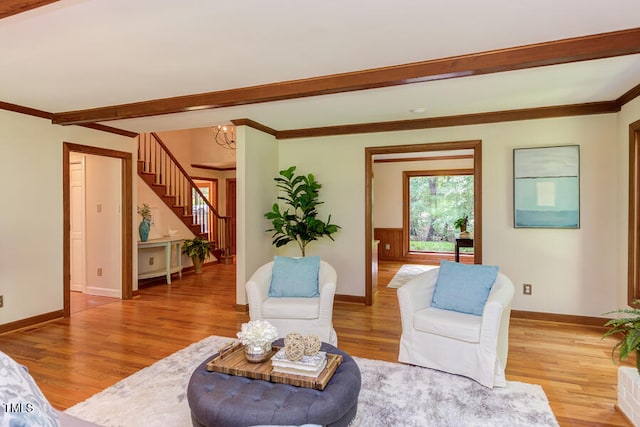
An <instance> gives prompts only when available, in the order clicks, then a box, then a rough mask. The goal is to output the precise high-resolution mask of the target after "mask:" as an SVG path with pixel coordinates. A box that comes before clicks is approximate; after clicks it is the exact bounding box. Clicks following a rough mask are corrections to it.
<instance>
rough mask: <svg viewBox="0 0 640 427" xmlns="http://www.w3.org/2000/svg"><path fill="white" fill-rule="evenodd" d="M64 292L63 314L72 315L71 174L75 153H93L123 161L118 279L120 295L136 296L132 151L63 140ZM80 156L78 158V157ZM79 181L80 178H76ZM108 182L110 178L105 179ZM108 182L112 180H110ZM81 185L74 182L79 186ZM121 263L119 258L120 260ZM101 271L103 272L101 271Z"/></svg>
mask: <svg viewBox="0 0 640 427" xmlns="http://www.w3.org/2000/svg"><path fill="white" fill-rule="evenodd" d="M62 150H63V156H62V159H63V175H62V181H63V184H62V186H63V206H64V208H63V226H64V233H63V234H64V236H63V295H64V307H63V313H64V316H65V317H68V316H70V314H71V276H72V273H71V265H72V262H71V256H72V249H71V245H72V228H71V222H72V211H71V198H72V194H71V193H72V174H71V154H72V153H74V154H78V155H80V156H82V155H93V156H98V157H103V158H113V159H117V160H118V162H119V166H120V167H119V169H120V172H119V174H120V177H119V178H120V179H119V180H118V181H119V183H118V184H117V186H118V187H119V193H120V197H119V199H120V200H119V206H118V207H117V211H118V213H117V215H118V217H119V222H120V224H119V227H118V229H119V233H117V232H116V233H117V234H119V235H118V236H117V238H116V239H113V240H115V241H116V242H117V244H118V245H119V246H120V251H119V252H120V257H119V266H118V270H119V271H118V274H117V275H118V276H119V277H118V279H119V281H120V283H121V285H120V295H121V297H122V299H131V298H132V295H133V279H132V275H133V268H132V265H131V264H132V256H133V255H132V254H133V237H132V236H133V235H132V233H133V231H132V228H133V227H132V216H133V211H132V209H133V207H132V197H133V196H132V194H133V190H132V187H133V182H132V181H133V180H132V170H133V169H132V155H131V153H126V152H121V151H115V150H108V149H103V148H97V147H90V146H85V145H78V144H72V143H68V142H65V143H63V148H62ZM77 157H78V156H76V157H75V158H76V159H77ZM75 179H76V180H77V177H76V178H75ZM105 181H108V180H105ZM107 183H108V182H107ZM76 184H77V182H76V183H74V184H73V186H74V187H75V186H76ZM96 210H97V211H98V212H99V211H100V210H101V206H100V205H99V204H97V205H96ZM116 221H118V218H116ZM101 240H102V242H103V243H104V244H105V245H106V244H108V243H109V241H111V240H112V239H110V238H103V239H101ZM116 263H117V261H116ZM97 273H98V274H101V273H102V272H100V271H99V270H98V272H97Z"/></svg>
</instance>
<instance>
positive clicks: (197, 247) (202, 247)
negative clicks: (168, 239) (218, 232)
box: [182, 237, 211, 261]
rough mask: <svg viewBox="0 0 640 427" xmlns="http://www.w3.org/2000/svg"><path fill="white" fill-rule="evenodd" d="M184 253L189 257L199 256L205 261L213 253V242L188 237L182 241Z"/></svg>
mask: <svg viewBox="0 0 640 427" xmlns="http://www.w3.org/2000/svg"><path fill="white" fill-rule="evenodd" d="M182 253H183V254H187V256H188V257H189V258H194V257H196V258H199V259H200V261H204V259H205V258H208V257H209V255H210V254H211V242H209V241H208V240H203V239H201V238H199V237H195V238H193V239H191V240H189V239H186V240H185V241H183V242H182Z"/></svg>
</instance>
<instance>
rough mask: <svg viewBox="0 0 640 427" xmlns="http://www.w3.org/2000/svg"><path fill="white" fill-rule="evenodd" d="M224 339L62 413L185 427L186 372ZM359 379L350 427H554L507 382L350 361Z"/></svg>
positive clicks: (528, 396)
mask: <svg viewBox="0 0 640 427" xmlns="http://www.w3.org/2000/svg"><path fill="white" fill-rule="evenodd" d="M230 340H231V338H224V337H216V336H211V337H209V338H205V339H204V340H202V341H200V342H197V343H195V344H192V345H190V346H189V347H187V348H185V349H183V350H180V351H178V352H176V353H174V354H172V355H171V356H169V357H167V358H165V359H162V360H160V361H158V362H156V363H155V364H153V365H151V366H149V367H148V368H145V369H142V370H141V371H139V372H137V373H135V374H133V375H131V376H130V377H128V378H125V379H124V380H122V381H120V382H119V383H117V384H115V385H113V386H112V387H109V388H107V389H106V390H104V391H102V392H100V393H98V394H96V395H94V396H92V397H91V398H89V399H87V400H86V401H84V402H81V403H79V404H77V405H75V406H73V407H71V408H69V409H68V410H67V411H66V412H67V413H69V414H71V415H75V416H77V417H80V418H83V419H85V420H87V421H92V422H94V423H96V424H100V425H103V426H105V427H115V426H136V427H139V426H144V427H154V426H158V427H166V426H171V427H189V426H191V418H190V412H189V405H188V403H187V397H186V389H187V383H188V382H189V378H190V377H191V373H192V371H193V370H194V369H195V368H196V367H197V366H198V365H199V364H200V363H202V362H203V361H205V360H206V359H207V358H209V357H211V356H212V355H213V354H214V353H215V352H216V351H217V349H218V348H219V347H220V346H222V345H224V344H226V343H228V342H229V341H230ZM354 359H355V361H356V362H357V363H358V366H359V367H360V372H361V374H362V389H361V391H360V396H359V398H358V415H357V417H356V419H355V420H354V422H353V423H352V426H367V427H369V426H380V427H383V426H384V427H389V426H394V427H396V426H416V427H418V426H419V427H423V426H451V427H454V426H455V427H464V426H478V427H480V426H482V427H490V426H501V427H502V426H518V427H524V426H557V425H558V423H557V421H556V419H555V417H554V416H553V413H552V412H551V409H550V407H549V402H548V401H547V397H546V396H545V394H544V391H543V390H542V387H540V386H538V385H533V384H525V383H521V382H513V381H509V382H508V383H507V387H504V388H495V389H493V390H489V389H487V388H485V387H482V386H481V385H479V384H477V383H476V382H474V381H472V380H469V379H467V378H463V377H458V376H455V375H449V374H445V373H443V372H438V371H434V370H431V369H426V368H419V367H415V366H409V365H403V364H399V363H391V362H382V361H378V360H371V359H363V358H355V357H354Z"/></svg>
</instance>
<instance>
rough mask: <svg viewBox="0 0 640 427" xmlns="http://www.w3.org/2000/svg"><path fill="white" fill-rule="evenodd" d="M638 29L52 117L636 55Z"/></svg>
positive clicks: (214, 103) (98, 117)
mask: <svg viewBox="0 0 640 427" xmlns="http://www.w3.org/2000/svg"><path fill="white" fill-rule="evenodd" d="M638 40H640V28H634V29H629V30H623V31H615V32H611V33H604V34H596V35H590V36H584V37H577V38H571V39H564V40H558V41H552V42H545V43H537V44H532V45H526V46H519V47H513V48H508V49H499V50H493V51H488V52H481V53H473V54H468V55H461V56H456V57H450V58H444V59H434V60H429V61H422V62H415V63H410V64H404V65H397V66H391V67H382V68H374V69H369V70H362V71H355V72H349V73H341V74H333V75H328V76H321V77H314V78H308V79H300V80H290V81H285V82H279V83H272V84H266V85H260V86H251V87H243V88H237V89H230V90H222V91H217V92H208V93H202V94H195V95H186V96H177V97H173V98H164V99H157V100H151V101H142V102H135V103H130V104H121V105H114V106H107V107H100V108H92V109H87V110H78V111H68V112H61V113H55V114H54V115H53V123H55V124H62V125H70V124H80V123H91V122H104V121H110V120H120V119H131V118H138V117H148V116H156V115H162V114H172V113H181V112H188V111H194V110H202V109H212V108H222V107H231V106H236V105H246V104H256V103H262V102H271V101H280V100H286V99H295V98H303V97H309V96H317V95H328V94H335V93H341V92H350V91H357V90H364V89H373V88H381V87H389V86H398V85H403V84H410V83H419V82H426V81H432V80H442V79H450V78H456V77H465V76H474V75H480V74H489V73H497V72H502V71H512V70H520V69H525V68H533V67H541V66H547V65H557V64H566V63H570V62H576V61H586V60H594V59H603V58H610V57H615V56H622V55H631V54H636V53H640V43H638Z"/></svg>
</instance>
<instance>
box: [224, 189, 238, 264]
mask: <svg viewBox="0 0 640 427" xmlns="http://www.w3.org/2000/svg"><path fill="white" fill-rule="evenodd" d="M225 209H226V216H228V217H229V218H230V219H229V221H231V227H230V228H231V236H230V239H231V242H230V243H231V245H230V246H231V255H235V254H236V179H235V178H228V179H227V188H226V200H225Z"/></svg>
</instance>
